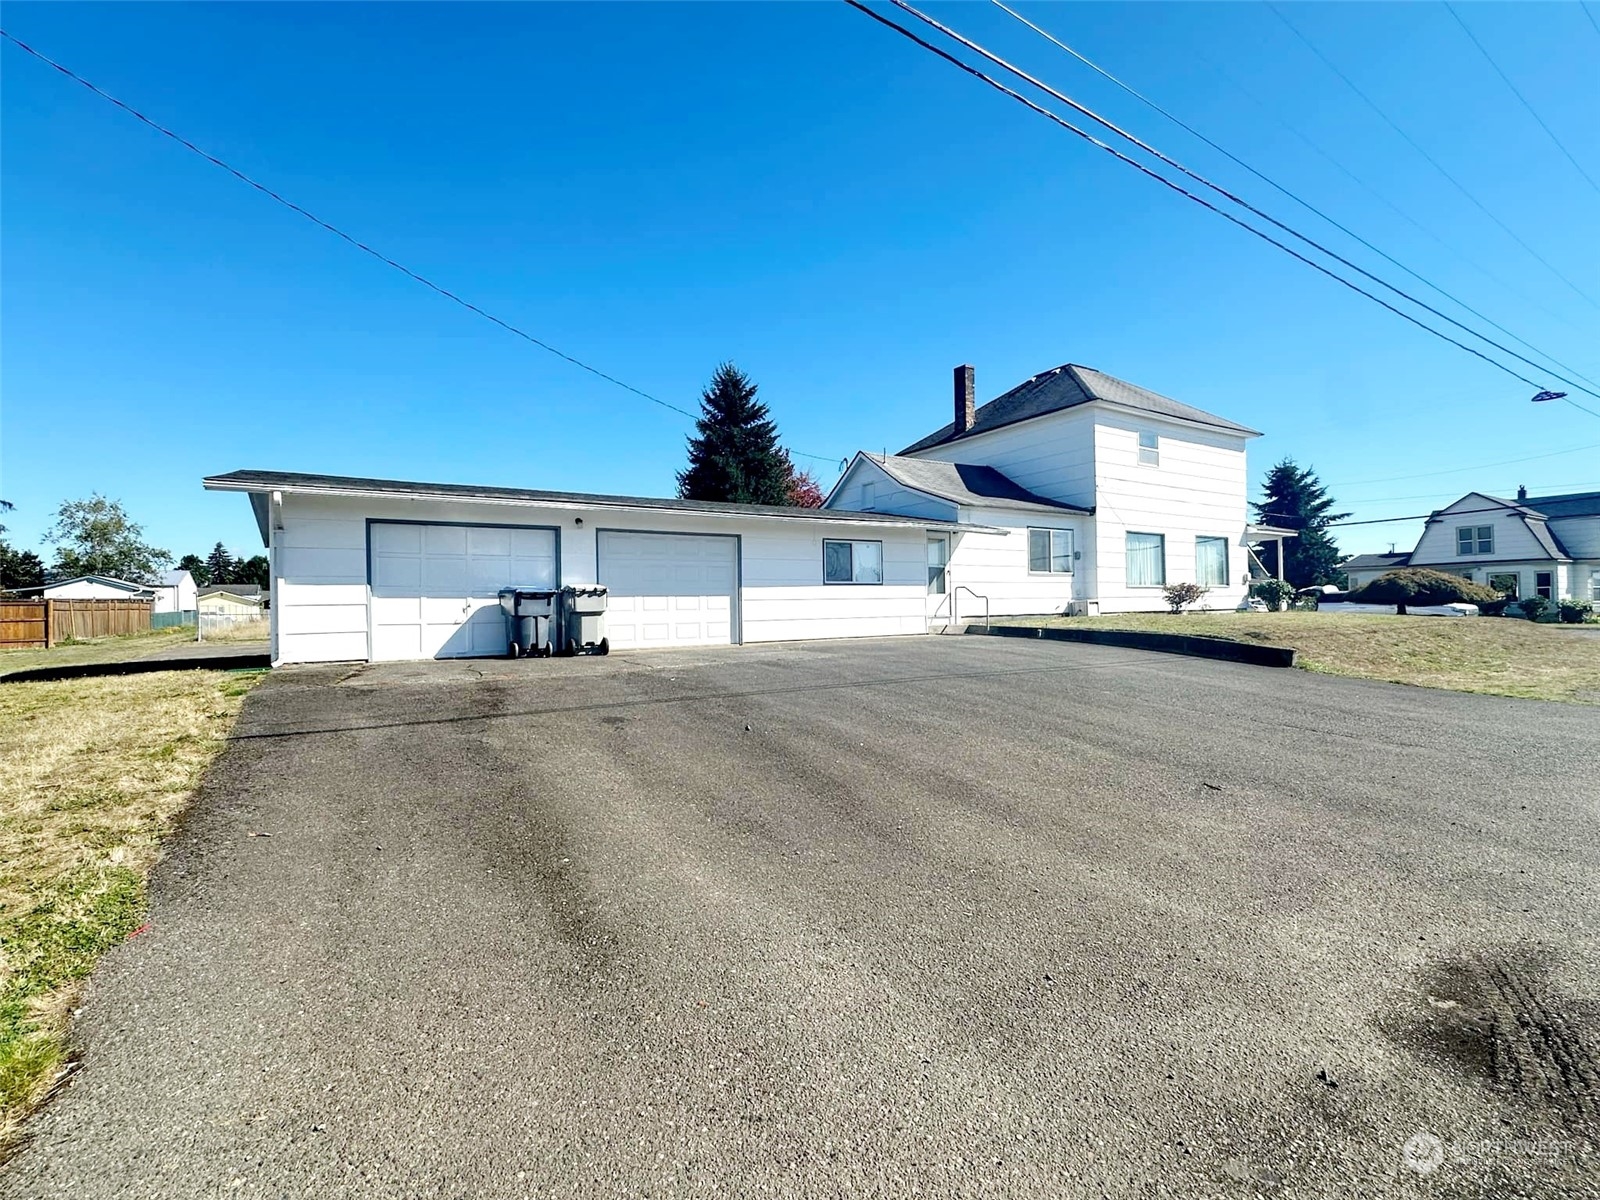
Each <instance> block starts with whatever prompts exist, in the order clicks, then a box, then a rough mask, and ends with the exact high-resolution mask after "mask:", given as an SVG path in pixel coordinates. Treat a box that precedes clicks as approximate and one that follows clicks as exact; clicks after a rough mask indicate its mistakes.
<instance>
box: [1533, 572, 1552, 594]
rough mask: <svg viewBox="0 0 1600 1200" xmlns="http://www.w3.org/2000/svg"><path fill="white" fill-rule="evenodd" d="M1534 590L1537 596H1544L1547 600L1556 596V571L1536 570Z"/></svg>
mask: <svg viewBox="0 0 1600 1200" xmlns="http://www.w3.org/2000/svg"><path fill="white" fill-rule="evenodd" d="M1533 592H1534V595H1536V596H1543V597H1544V598H1545V599H1546V600H1554V599H1555V598H1556V573H1555V572H1554V571H1535V572H1534V573H1533Z"/></svg>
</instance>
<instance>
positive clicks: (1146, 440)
mask: <svg viewBox="0 0 1600 1200" xmlns="http://www.w3.org/2000/svg"><path fill="white" fill-rule="evenodd" d="M1139 465H1140V466H1143V467H1159V466H1160V465H1161V435H1160V434H1158V433H1156V432H1155V431H1154V430H1152V429H1141V430H1140V431H1139Z"/></svg>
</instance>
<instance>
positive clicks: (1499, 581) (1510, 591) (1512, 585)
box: [1489, 571, 1522, 600]
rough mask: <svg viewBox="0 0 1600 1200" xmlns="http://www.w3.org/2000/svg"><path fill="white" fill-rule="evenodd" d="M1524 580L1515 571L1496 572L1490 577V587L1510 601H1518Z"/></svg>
mask: <svg viewBox="0 0 1600 1200" xmlns="http://www.w3.org/2000/svg"><path fill="white" fill-rule="evenodd" d="M1521 585H1522V580H1521V578H1520V577H1519V576H1518V575H1517V573H1516V572H1515V571H1496V572H1495V573H1494V574H1492V575H1490V576H1489V586H1490V587H1492V588H1493V589H1494V590H1495V591H1497V592H1499V593H1500V594H1501V595H1502V596H1504V597H1506V599H1508V600H1516V599H1518V595H1517V593H1518V591H1519V590H1520V589H1521Z"/></svg>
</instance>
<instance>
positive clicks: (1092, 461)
mask: <svg viewBox="0 0 1600 1200" xmlns="http://www.w3.org/2000/svg"><path fill="white" fill-rule="evenodd" d="M973 389H974V380H973V372H972V368H971V367H961V368H958V369H957V371H956V395H955V408H954V413H953V418H954V419H953V420H952V421H951V422H950V423H949V424H947V425H945V426H944V427H943V428H941V429H939V430H937V431H935V432H934V433H931V434H929V435H928V436H927V437H925V438H922V439H921V440H919V441H917V442H915V443H913V444H912V445H910V446H908V447H906V449H905V450H903V451H901V453H899V454H897V455H882V456H876V455H869V454H864V453H863V454H857V455H856V456H855V458H854V459H853V460H851V461H850V463H849V464H848V466H847V469H846V470H845V473H844V476H843V477H842V478H841V479H840V481H839V483H838V484H837V485H836V486H835V487H834V489H833V491H832V493H831V494H830V495H829V496H828V497H827V501H826V503H825V505H824V506H823V507H822V508H794V507H787V506H768V505H757V504H729V503H716V502H709V501H698V500H683V499H661V498H654V497H640V496H615V495H598V494H594V493H584V492H554V491H541V490H535V489H530V488H519V487H502V486H488V485H475V484H460V483H422V482H411V481H407V480H395V479H373V478H364V477H354V476H341V475H322V474H307V473H302V472H286V471H259V470H250V471H233V472H229V473H228V474H225V475H215V476H212V477H210V478H208V479H206V480H205V486H206V487H207V488H211V489H214V490H218V491H235V492H242V493H245V494H246V495H248V496H249V498H250V502H251V505H252V507H253V509H254V511H255V517H256V521H257V524H258V526H259V528H260V530H261V539H262V542H263V544H265V545H266V547H267V559H268V563H269V564H270V574H271V587H270V590H269V594H270V605H269V606H268V607H269V613H270V615H271V620H272V624H271V638H272V651H273V661H274V662H278V663H290V662H336V661H348V660H356V661H362V660H368V661H379V660H386V659H416V658H451V657H468V656H475V655H494V654H505V653H507V652H508V639H507V631H506V625H505V621H504V618H503V616H502V613H501V608H500V602H499V600H498V593H499V590H500V589H501V588H503V587H507V586H517V587H523V588H530V589H536V590H548V589H554V588H560V587H562V586H565V585H569V584H570V585H590V584H597V583H598V584H603V585H605V587H607V588H608V589H609V593H610V595H609V604H610V610H609V612H608V613H607V614H606V616H607V629H608V641H609V644H610V645H611V646H614V647H616V648H617V649H632V648H641V647H654V646H708V645H728V644H730V643H731V644H738V643H743V642H760V641H782V640H798V639H810V638H845V637H881V636H884V635H891V634H923V633H927V632H929V631H930V630H936V629H942V628H945V627H948V626H949V625H951V624H953V623H957V622H961V621H970V620H976V619H979V618H981V617H982V616H983V614H984V613H985V612H987V613H988V614H989V615H991V616H999V615H1002V614H1006V613H1012V614H1016V613H1060V612H1067V611H1073V612H1094V611H1128V610H1140V609H1159V608H1162V607H1164V601H1163V598H1162V588H1163V587H1164V586H1165V585H1166V584H1169V583H1176V582H1198V583H1200V584H1202V585H1204V586H1206V587H1207V588H1209V589H1210V591H1209V593H1208V594H1207V595H1206V597H1205V600H1204V602H1203V603H1205V604H1207V605H1208V606H1210V607H1213V608H1233V607H1236V606H1237V605H1238V603H1239V602H1240V600H1241V599H1242V598H1243V597H1244V595H1245V591H1246V586H1247V580H1248V576H1249V571H1248V566H1247V562H1246V559H1247V553H1248V551H1247V544H1248V542H1249V541H1250V540H1254V539H1255V538H1257V537H1262V536H1265V537H1271V536H1273V535H1274V534H1275V533H1279V532H1281V531H1273V530H1253V529H1251V527H1250V526H1248V525H1247V523H1246V515H1245V497H1246V487H1247V485H1246V475H1245V445H1246V443H1247V442H1248V441H1249V439H1251V438H1253V437H1256V436H1257V434H1256V432H1255V430H1253V429H1247V428H1245V427H1244V426H1243V425H1236V424H1234V423H1233V422H1232V421H1228V420H1225V419H1223V418H1222V417H1217V416H1213V415H1212V414H1210V413H1206V412H1202V411H1200V410H1199V409H1197V408H1191V407H1189V406H1188V405H1186V404H1180V403H1178V402H1177V401H1175V400H1169V399H1167V398H1166V397H1164V396H1158V395H1156V394H1155V393H1154V392H1149V391H1146V390H1145V389H1143V388H1140V387H1135V386H1134V385H1132V384H1129V383H1124V382H1122V381H1121V380H1118V379H1113V378H1111V377H1110V376H1109V375H1103V374H1101V373H1100V372H1098V371H1092V370H1089V369H1088V368H1086V367H1077V366H1063V367H1057V368H1056V369H1054V370H1052V371H1046V372H1044V373H1043V374H1041V375H1036V376H1034V378H1032V379H1029V380H1027V381H1026V382H1025V383H1022V384H1020V385H1018V386H1017V387H1015V388H1013V389H1011V390H1010V391H1009V392H1007V393H1006V394H1005V395H1003V396H1000V397H998V398H997V399H995V400H992V401H990V402H989V403H988V404H985V405H983V406H982V407H981V408H980V407H977V406H976V405H975V403H974V395H973Z"/></svg>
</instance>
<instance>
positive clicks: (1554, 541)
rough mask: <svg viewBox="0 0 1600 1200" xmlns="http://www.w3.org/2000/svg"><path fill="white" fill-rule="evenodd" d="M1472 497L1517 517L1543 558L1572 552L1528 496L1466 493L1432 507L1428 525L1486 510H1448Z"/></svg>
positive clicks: (1576, 495)
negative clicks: (1439, 506) (1522, 499)
mask: <svg viewBox="0 0 1600 1200" xmlns="http://www.w3.org/2000/svg"><path fill="white" fill-rule="evenodd" d="M1587 495H1588V493H1574V495H1573V496H1560V497H1550V499H1557V500H1570V499H1583V498H1585V497H1586V496H1587ZM1595 495H1596V496H1600V493H1595ZM1474 496H1476V497H1477V498H1478V499H1480V500H1487V501H1489V502H1490V503H1491V504H1498V505H1500V506H1501V507H1503V508H1505V509H1507V510H1509V511H1510V512H1512V513H1514V514H1515V515H1516V516H1517V518H1518V519H1520V520H1521V521H1522V524H1523V527H1524V528H1526V529H1527V531H1528V534H1529V536H1530V537H1532V538H1533V540H1534V541H1536V542H1538V543H1539V548H1540V549H1541V550H1543V551H1544V552H1545V555H1546V556H1547V557H1549V558H1559V559H1568V560H1570V559H1571V558H1572V555H1570V554H1568V553H1567V548H1566V547H1565V546H1563V545H1562V544H1561V539H1560V538H1558V537H1557V536H1556V535H1555V534H1554V533H1552V532H1551V531H1550V528H1549V526H1547V525H1546V524H1545V517H1546V515H1547V514H1545V513H1544V512H1542V511H1540V510H1538V509H1535V508H1534V507H1533V500H1532V499H1529V500H1527V501H1518V500H1507V499H1505V498H1504V497H1503V496H1491V495H1490V494H1489V493H1488V492H1468V493H1467V494H1466V495H1465V496H1463V497H1461V499H1460V500H1457V501H1456V502H1455V504H1451V505H1449V506H1447V507H1445V508H1436V509H1434V510H1433V512H1432V513H1430V514H1429V515H1428V524H1429V525H1432V524H1433V523H1434V522H1436V521H1443V520H1444V519H1445V518H1446V517H1464V516H1467V515H1469V514H1470V513H1473V512H1486V511H1488V510H1486V509H1465V510H1463V511H1461V512H1451V511H1450V510H1451V509H1453V508H1455V506H1456V504H1462V503H1465V502H1466V501H1468V500H1471V499H1472V498H1473V497H1474Z"/></svg>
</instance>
